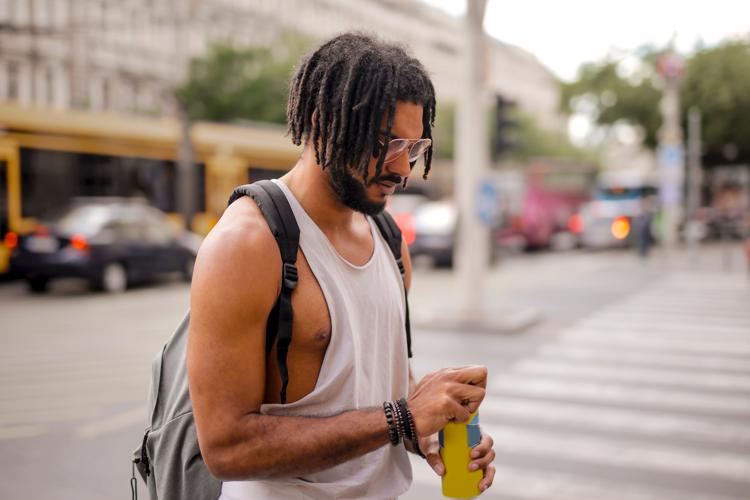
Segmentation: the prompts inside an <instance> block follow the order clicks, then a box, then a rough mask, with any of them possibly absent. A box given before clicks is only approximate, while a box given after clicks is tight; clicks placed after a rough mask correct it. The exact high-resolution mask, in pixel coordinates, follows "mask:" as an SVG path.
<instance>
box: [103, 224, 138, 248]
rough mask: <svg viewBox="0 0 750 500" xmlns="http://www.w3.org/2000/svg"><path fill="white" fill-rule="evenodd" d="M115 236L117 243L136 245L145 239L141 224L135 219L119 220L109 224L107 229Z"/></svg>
mask: <svg viewBox="0 0 750 500" xmlns="http://www.w3.org/2000/svg"><path fill="white" fill-rule="evenodd" d="M105 229H108V230H111V231H113V232H114V234H115V238H116V240H117V241H121V242H128V243H135V242H139V241H141V240H142V239H143V233H142V231H141V227H140V224H139V222H138V221H137V220H134V219H118V220H115V221H112V222H110V223H109V224H107V226H106V228H105Z"/></svg>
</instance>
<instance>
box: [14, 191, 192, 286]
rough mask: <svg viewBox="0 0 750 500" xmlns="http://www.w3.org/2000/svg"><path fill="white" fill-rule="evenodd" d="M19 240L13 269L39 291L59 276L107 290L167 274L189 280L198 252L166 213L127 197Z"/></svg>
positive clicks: (72, 214) (85, 206)
mask: <svg viewBox="0 0 750 500" xmlns="http://www.w3.org/2000/svg"><path fill="white" fill-rule="evenodd" d="M16 240H17V243H16V245H15V248H14V250H13V253H12V254H11V266H12V267H13V268H14V269H15V270H17V271H18V272H19V273H21V275H22V276H23V277H24V278H25V279H26V281H27V282H28V284H29V288H30V289H31V291H32V292H37V293H39V292H44V291H45V290H46V289H47V286H48V284H49V282H50V280H52V279H53V278H58V277H80V278H84V279H86V280H88V281H89V283H90V284H91V287H92V288H93V289H96V290H104V291H107V292H121V291H124V290H125V289H126V288H127V287H128V285H129V284H132V283H135V282H139V281H144V280H147V279H149V278H152V277H154V276H156V275H158V274H161V273H165V272H175V271H178V272H181V273H182V275H183V276H184V277H185V279H187V280H189V279H190V278H191V277H192V272H193V264H194V263H195V255H196V252H197V248H196V247H197V245H195V244H194V243H193V244H192V245H190V244H188V243H187V242H186V240H185V238H184V237H183V236H182V235H179V234H178V233H176V232H175V231H174V230H173V229H172V227H171V225H170V223H169V220H168V219H167V216H166V215H165V214H164V213H163V212H161V211H160V210H158V209H156V208H154V207H152V206H149V205H147V204H146V203H145V202H138V201H134V200H128V199H121V198H117V199H96V200H93V201H91V200H89V201H85V202H79V203H78V204H76V205H74V206H73V207H72V208H70V209H69V210H67V211H65V212H64V213H63V214H62V215H61V216H60V217H58V218H55V219H54V220H52V221H50V222H49V223H46V224H39V225H38V226H37V228H36V230H35V231H34V233H32V234H28V235H24V236H18V237H17V238H16Z"/></svg>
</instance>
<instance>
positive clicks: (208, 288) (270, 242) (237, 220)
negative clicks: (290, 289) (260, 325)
mask: <svg viewBox="0 0 750 500" xmlns="http://www.w3.org/2000/svg"><path fill="white" fill-rule="evenodd" d="M280 280H281V256H280V254H279V250H278V246H277V244H276V240H275V239H274V237H273V234H271V230H270V229H269V227H268V224H267V223H266V220H265V218H264V217H263V214H262V213H261V212H260V209H259V208H258V206H257V205H256V204H255V202H254V201H253V200H251V199H250V198H247V197H244V198H240V199H239V200H237V201H236V202H234V203H232V205H230V206H229V207H227V209H226V211H225V212H224V214H223V215H222V217H221V219H220V220H219V222H218V223H217V224H216V226H214V228H213V229H212V230H211V232H210V233H209V234H208V236H206V239H205V240H204V241H203V244H202V245H201V248H200V250H199V252H198V256H197V258H196V262H195V271H194V273H193V284H192V287H191V307H192V306H201V305H209V304H210V303H217V304H222V303H223V306H225V307H231V306H232V305H234V304H235V303H236V305H238V306H240V307H241V308H242V309H245V310H247V309H253V310H255V307H252V306H253V305H255V304H256V303H257V305H258V306H259V307H260V308H261V309H262V308H264V306H265V305H268V303H270V304H271V306H272V305H273V303H274V301H275V298H276V295H277V294H278V290H279V286H280ZM206 302H208V303H209V304H206ZM248 306H250V307H248ZM222 308H223V307H222ZM248 312H249V311H248Z"/></svg>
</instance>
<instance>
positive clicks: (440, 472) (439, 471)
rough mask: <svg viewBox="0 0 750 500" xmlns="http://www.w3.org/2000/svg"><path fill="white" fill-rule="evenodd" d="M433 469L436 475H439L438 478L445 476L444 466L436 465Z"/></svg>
mask: <svg viewBox="0 0 750 500" xmlns="http://www.w3.org/2000/svg"><path fill="white" fill-rule="evenodd" d="M432 468H433V469H434V470H435V474H437V475H438V476H442V475H443V466H442V465H440V464H435V465H433V466H432Z"/></svg>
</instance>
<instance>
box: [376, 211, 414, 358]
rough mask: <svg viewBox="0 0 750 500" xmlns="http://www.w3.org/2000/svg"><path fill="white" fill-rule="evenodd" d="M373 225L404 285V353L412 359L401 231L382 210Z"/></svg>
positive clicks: (389, 215)
mask: <svg viewBox="0 0 750 500" xmlns="http://www.w3.org/2000/svg"><path fill="white" fill-rule="evenodd" d="M373 220H374V221H375V225H376V226H378V230H379V231H380V234H382V235H383V238H385V242H386V243H387V244H388V248H390V249H391V253H392V254H393V258H394V259H396V264H397V265H398V270H399V272H400V273H401V280H402V281H403V283H404V298H405V301H406V321H405V326H406V351H407V353H408V354H409V357H410V358H411V357H412V352H411V320H410V319H409V296H408V295H409V294H408V293H406V269H405V268H404V261H403V259H402V258H401V229H399V227H398V225H397V224H396V221H395V220H393V217H392V216H391V214H389V213H388V212H386V211H385V210H383V211H382V212H380V213H379V214H377V215H375V216H373Z"/></svg>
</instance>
